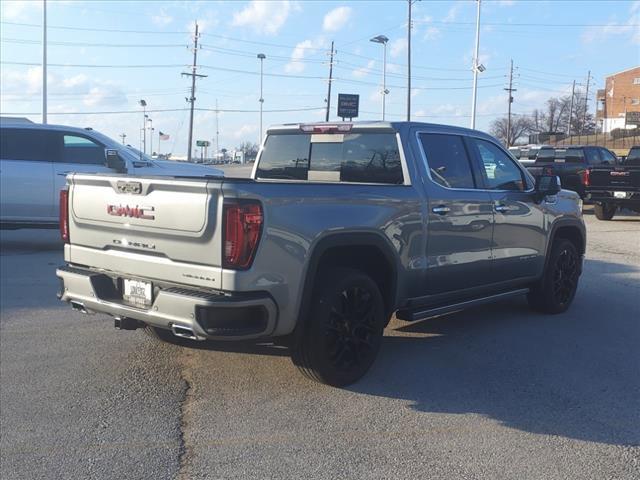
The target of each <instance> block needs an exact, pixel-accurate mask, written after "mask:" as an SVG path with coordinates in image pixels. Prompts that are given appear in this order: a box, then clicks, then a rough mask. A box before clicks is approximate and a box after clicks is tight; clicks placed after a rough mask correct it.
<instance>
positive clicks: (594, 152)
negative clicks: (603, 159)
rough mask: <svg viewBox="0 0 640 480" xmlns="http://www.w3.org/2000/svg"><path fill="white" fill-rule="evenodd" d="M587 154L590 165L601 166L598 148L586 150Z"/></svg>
mask: <svg viewBox="0 0 640 480" xmlns="http://www.w3.org/2000/svg"><path fill="white" fill-rule="evenodd" d="M585 154H586V156H587V163H588V164H589V165H599V164H600V154H599V153H598V149H597V148H585Z"/></svg>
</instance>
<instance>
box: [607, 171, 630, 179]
mask: <svg viewBox="0 0 640 480" xmlns="http://www.w3.org/2000/svg"><path fill="white" fill-rule="evenodd" d="M630 174H631V172H616V171H615V170H612V171H610V172H609V175H611V176H612V177H628V176H629V175H630Z"/></svg>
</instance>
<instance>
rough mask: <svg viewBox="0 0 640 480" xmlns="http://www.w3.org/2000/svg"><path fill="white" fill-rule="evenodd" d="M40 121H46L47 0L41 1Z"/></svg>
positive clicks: (44, 122)
mask: <svg viewBox="0 0 640 480" xmlns="http://www.w3.org/2000/svg"><path fill="white" fill-rule="evenodd" d="M42 123H43V124H46V123H47V0H43V1H42Z"/></svg>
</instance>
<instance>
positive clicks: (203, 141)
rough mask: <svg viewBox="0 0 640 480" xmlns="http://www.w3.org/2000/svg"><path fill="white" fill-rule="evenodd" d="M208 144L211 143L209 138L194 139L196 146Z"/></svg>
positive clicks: (206, 145)
mask: <svg viewBox="0 0 640 480" xmlns="http://www.w3.org/2000/svg"><path fill="white" fill-rule="evenodd" d="M209 145H211V142H210V141H209V140H196V146H197V147H208V146H209Z"/></svg>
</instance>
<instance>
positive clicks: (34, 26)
mask: <svg viewBox="0 0 640 480" xmlns="http://www.w3.org/2000/svg"><path fill="white" fill-rule="evenodd" d="M0 24H3V25H15V26H18V27H33V28H42V25H40V24H37V23H23V22H9V21H5V20H3V21H1V22H0ZM47 28H50V29H54V30H78V31H83V32H113V33H140V34H153V35H163V34H180V35H188V34H190V33H191V32H189V31H161V32H159V31H157V30H123V29H116V28H89V27H67V26H62V25H47Z"/></svg>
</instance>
